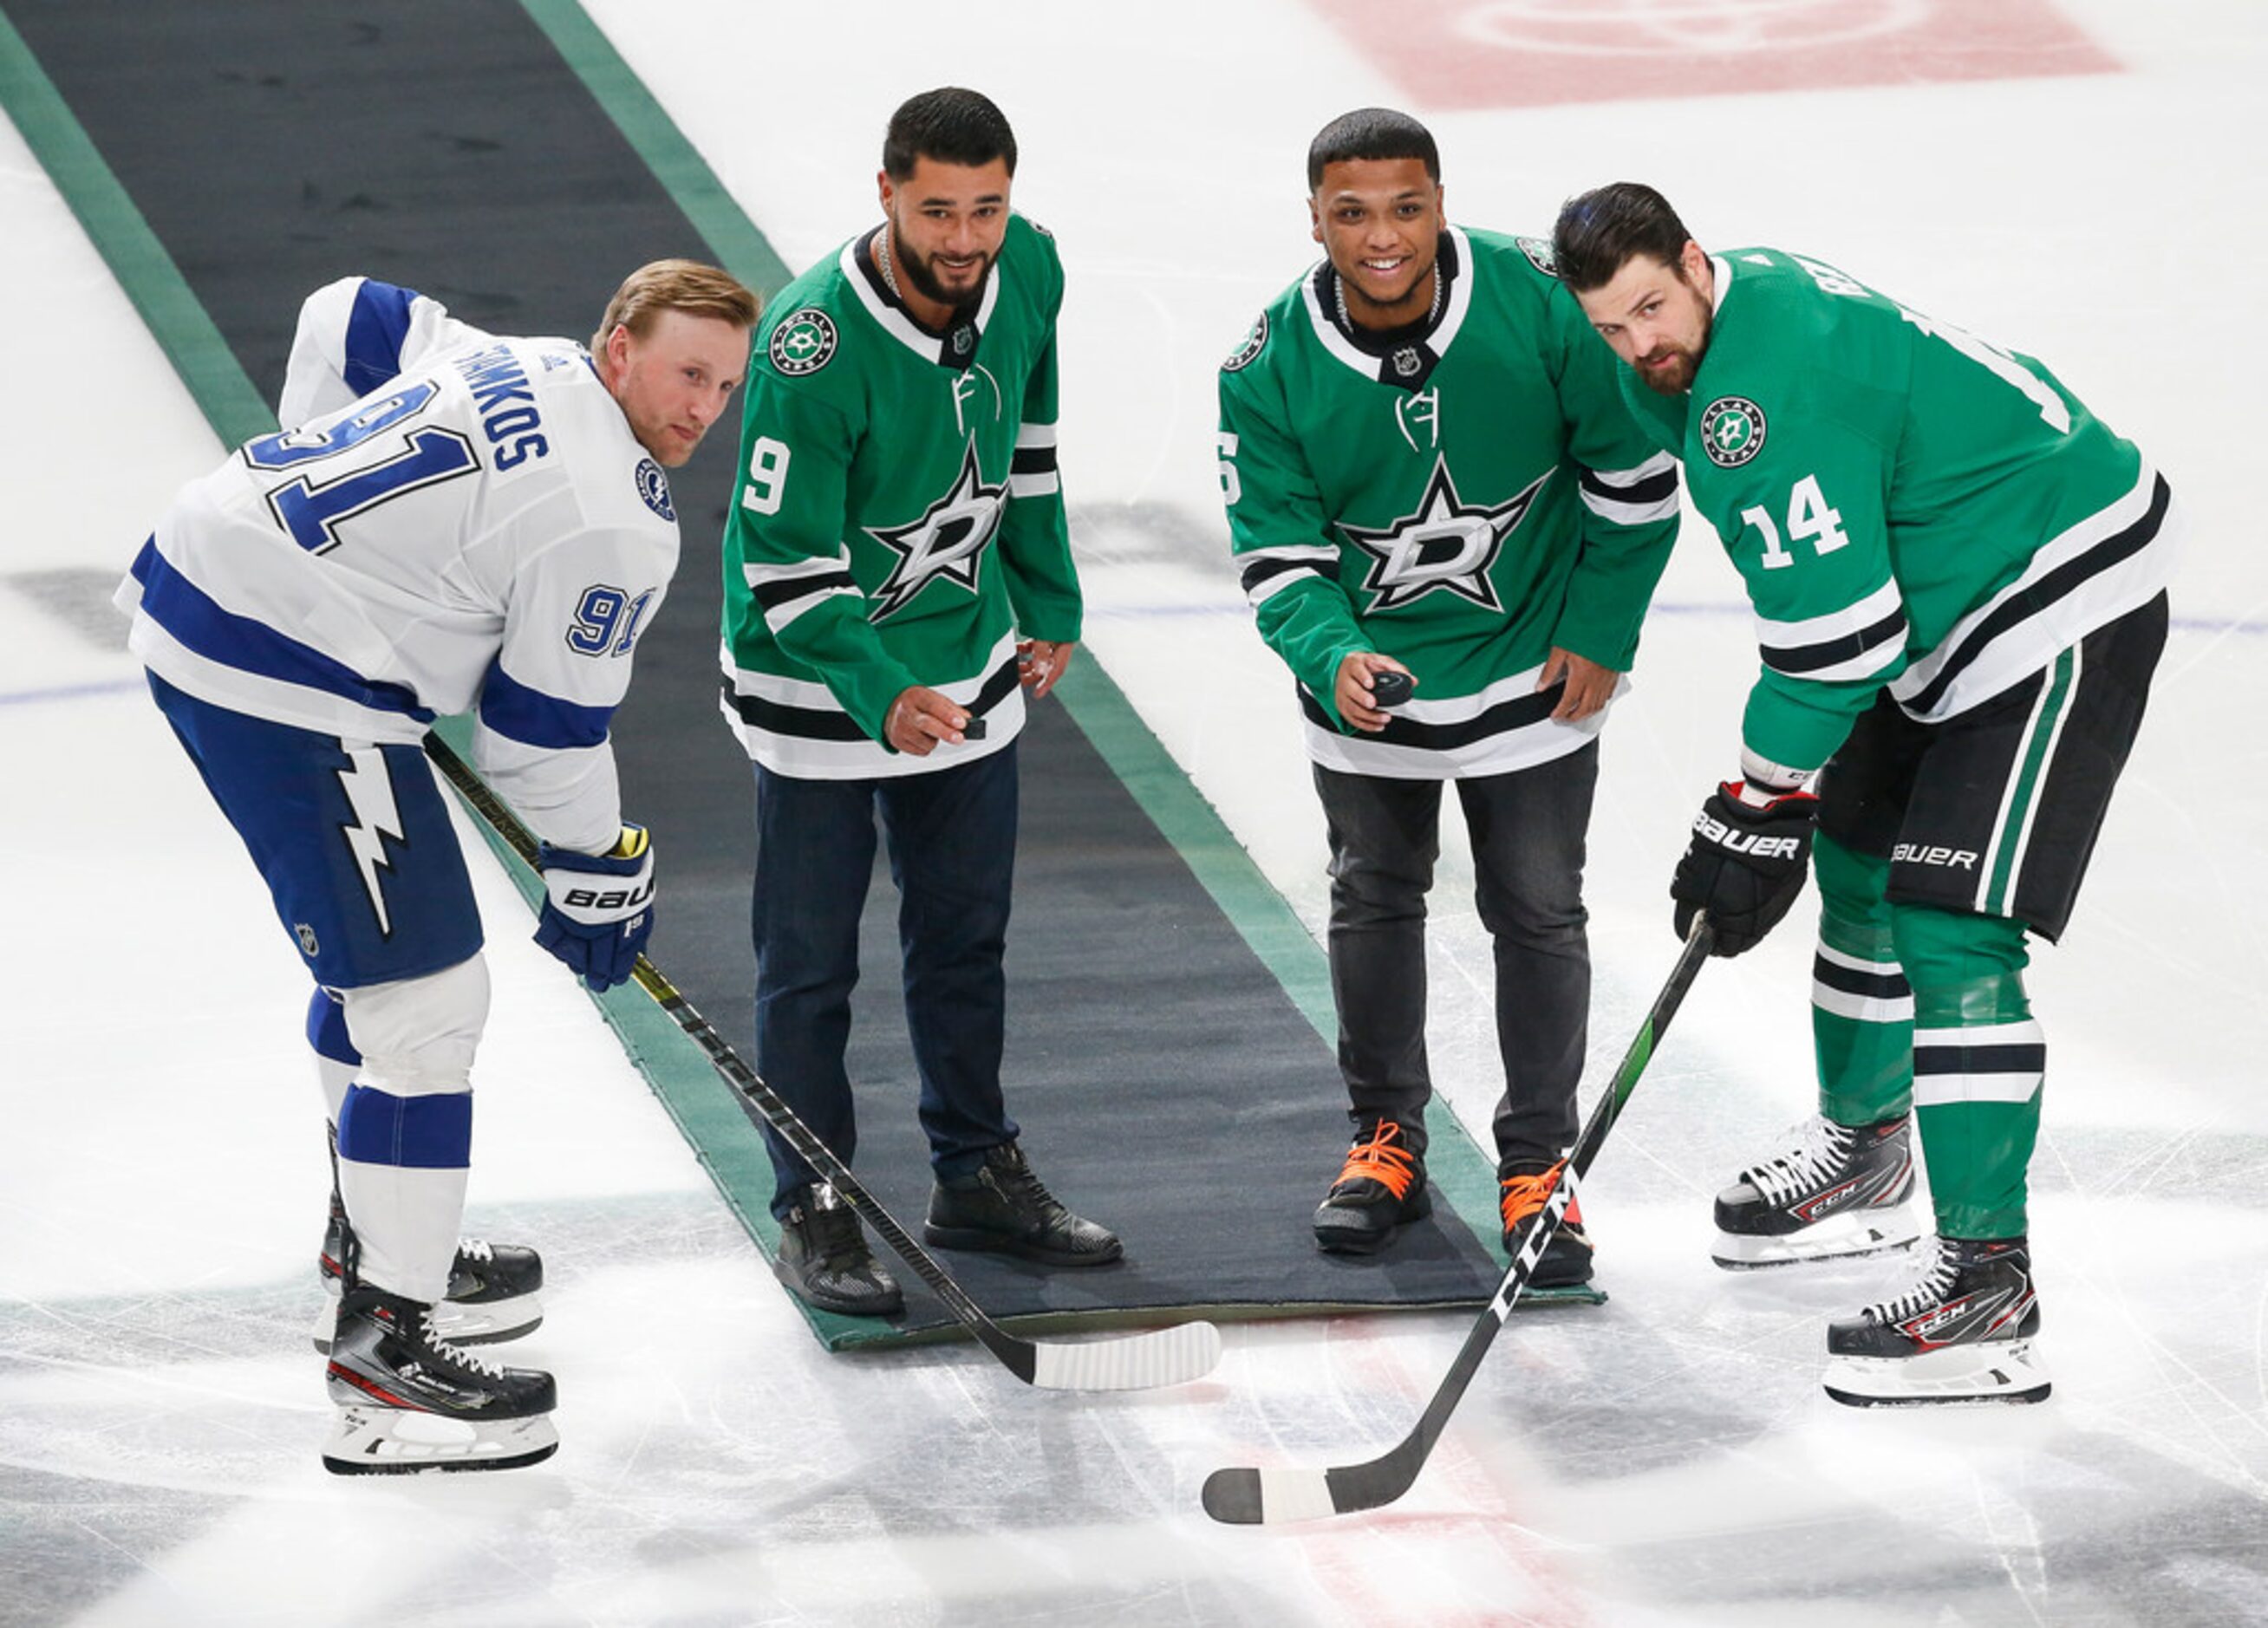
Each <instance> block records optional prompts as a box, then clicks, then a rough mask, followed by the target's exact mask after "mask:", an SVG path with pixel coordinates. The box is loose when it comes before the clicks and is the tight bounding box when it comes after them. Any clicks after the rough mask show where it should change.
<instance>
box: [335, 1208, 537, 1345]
mask: <svg viewBox="0 0 2268 1628" xmlns="http://www.w3.org/2000/svg"><path fill="white" fill-rule="evenodd" d="M353 1241H354V1239H353V1234H352V1232H351V1231H350V1229H349V1228H348V1226H347V1212H346V1207H345V1206H344V1205H343V1204H340V1202H339V1200H338V1197H337V1195H336V1194H334V1195H333V1196H332V1197H331V1219H330V1223H329V1225H328V1226H327V1227H325V1228H324V1229H323V1252H322V1254H321V1256H319V1257H318V1259H317V1265H318V1267H319V1268H320V1271H321V1273H322V1278H323V1293H325V1294H326V1295H327V1296H328V1297H329V1300H328V1304H326V1305H325V1307H324V1308H323V1312H322V1315H320V1317H318V1318H317V1319H316V1321H315V1330H314V1341H315V1349H316V1350H317V1351H320V1352H325V1353H326V1354H328V1352H329V1351H330V1349H331V1329H332V1325H333V1324H334V1323H335V1322H336V1321H337V1313H338V1297H339V1285H341V1284H342V1282H343V1281H344V1280H345V1275H346V1270H347V1254H348V1251H349V1249H351V1247H352V1245H353ZM542 1287H543V1257H542V1256H540V1255H538V1254H537V1253H536V1252H535V1251H534V1250H533V1249H528V1248H527V1247H526V1246H525V1245H521V1244H516V1243H490V1242H489V1241H487V1240H486V1239H484V1238H460V1239H459V1240H458V1241H457V1258H456V1259H455V1261H453V1263H451V1264H450V1267H449V1288H448V1295H447V1298H446V1300H443V1301H442V1303H441V1304H440V1305H438V1306H437V1307H435V1308H434V1313H435V1317H436V1322H437V1326H438V1328H439V1330H440V1334H441V1337H442V1338H443V1339H445V1340H447V1341H449V1342H450V1343H451V1344H455V1345H492V1344H496V1343H497V1342H498V1341H501V1340H516V1339H518V1338H519V1337H520V1336H522V1335H523V1334H528V1333H532V1332H533V1331H534V1329H535V1327H536V1325H537V1324H538V1323H540V1322H542V1321H543V1302H542V1299H541V1289H542Z"/></svg>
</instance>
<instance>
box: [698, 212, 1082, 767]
mask: <svg viewBox="0 0 2268 1628" xmlns="http://www.w3.org/2000/svg"><path fill="white" fill-rule="evenodd" d="M880 230H881V229H880V227H877V228H875V229H874V231H873V232H867V233H865V234H863V235H862V236H860V237H858V238H855V239H852V240H851V242H849V243H847V244H845V245H843V248H842V250H841V251H840V253H838V254H836V255H834V256H832V257H830V258H829V259H828V260H826V261H824V262H821V263H820V264H818V265H816V266H814V267H813V268H812V269H810V270H808V271H806V272H805V273H804V275H803V276H799V277H798V278H797V279H796V280H795V281H794V282H792V283H791V284H788V286H787V287H786V288H785V289H784V290H782V291H780V293H779V295H778V296H777V298H775V299H774V300H773V301H772V305H771V314H770V316H769V318H768V320H767V321H766V322H765V323H764V324H763V325H762V326H761V327H760V328H759V329H758V330H757V335H756V345H755V359H754V362H753V364H752V365H751V367H750V369H749V375H748V389H747V403H746V406H745V407H744V409H743V410H742V422H741V430H740V486H739V493H738V498H737V501H736V502H735V503H734V505H733V511H732V514H731V518H730V519H729V520H728V521H727V522H726V525H725V651H724V659H725V696H724V709H725V718H726V719H727V721H729V722H730V723H731V724H732V725H733V728H734V730H735V732H736V733H738V734H739V735H740V740H741V744H742V745H743V746H745V747H746V748H747V751H748V755H750V756H752V757H754V758H755V759H756V760H757V761H758V762H762V763H763V764H764V765H765V767H767V768H769V769H771V770H775V771H776V772H777V773H780V774H784V775H791V776H795V777H801V778H805V779H865V778H874V777H887V776H891V775H901V774H922V773H926V772H928V771H930V770H939V769H947V768H951V767H952V766H954V764H956V763H961V762H968V761H970V760H971V759H973V758H976V757H979V756H983V755H986V754H988V753H991V752H997V751H998V750H999V749H1000V748H1003V747H1004V746H1005V745H1006V744H1007V743H1008V742H1009V741H1010V740H1013V739H1014V738H1015V736H1016V734H1017V732H1018V731H1019V730H1020V729H1021V728H1022V727H1023V722H1024V702H1023V691H1022V689H1021V688H1020V686H1019V684H1018V682H1017V674H1016V648H1015V646H1016V640H1017V638H1018V637H1019V636H1021V637H1027V638H1042V639H1049V640H1066V639H1076V638H1077V637H1079V583H1078V578H1077V577H1076V576H1075V574H1074V572H1073V571H1072V567H1071V543H1070V537H1069V534H1068V532H1067V531H1066V529H1065V527H1064V507H1063V495H1062V492H1061V490H1060V488H1059V486H1058V483H1057V476H1056V425H1055V420H1056V360H1055V327H1056V313H1057V310H1058V309H1059V308H1060V307H1061V306H1062V304H1063V285H1064V280H1063V266H1062V262H1060V261H1059V260H1058V259H1057V255H1056V249H1055V245H1054V243H1053V242H1052V241H1051V240H1050V239H1049V238H1048V237H1047V235H1046V234H1045V233H1044V232H1042V231H1040V230H1039V229H1038V228H1036V227H1035V226H1033V225H1031V224H1030V223H1029V222H1027V221H1026V220H1024V219H1023V218H1022V217H1020V216H1012V217H1010V218H1009V222H1008V232H1007V236H1006V238H1005V240H1004V242H1003V243H1002V245H1001V247H1000V254H999V258H998V261H997V262H995V263H994V266H993V269H992V271H991V273H990V276H988V277H987V278H986V280H985V284H984V293H983V303H982V305H981V306H979V307H978V309H977V312H976V315H975V317H974V318H973V319H972V320H968V321H963V322H961V323H958V324H956V325H955V327H954V329H953V331H952V332H950V333H948V334H945V335H936V334H932V333H929V332H927V331H925V330H924V329H923V328H920V327H919V326H917V324H916V323H915V322H914V320H912V318H911V317H910V316H909V314H908V313H907V312H906V310H905V307H904V306H903V305H902V304H901V303H900V302H899V301H898V299H897V298H896V297H895V295H893V294H892V293H891V292H890V291H889V289H888V287H887V284H886V283H885V282H884V280H883V279H882V277H881V276H880V273H879V272H877V271H876V269H875V268H874V264H873V258H872V254H871V249H870V245H871V243H872V240H873V237H874V236H875V235H876V233H877V232H880ZM917 684H921V685H927V686H929V687H931V688H933V689H939V690H941V691H943V692H944V693H945V694H946V695H948V696H952V697H953V699H954V700H955V701H957V702H959V703H960V704H961V705H963V706H965V707H967V708H968V710H969V711H972V712H974V713H976V714H977V715H979V716H981V717H983V718H984V719H985V720H986V732H985V735H984V738H983V740H969V741H968V742H967V743H966V744H964V745H961V746H940V747H939V748H937V749H936V750H935V751H934V752H932V753H931V754H930V755H927V756H926V757H914V756H910V755H901V754H899V753H897V752H896V751H895V750H893V749H892V748H888V747H887V746H884V745H883V744H882V743H881V741H880V735H881V730H882V720H883V718H884V717H885V715H886V714H887V712H888V711H889V708H890V704H891V703H892V702H894V701H895V700H896V699H897V697H898V696H899V695H900V694H901V693H902V691H904V690H905V689H908V688H909V687H910V686H913V685H917Z"/></svg>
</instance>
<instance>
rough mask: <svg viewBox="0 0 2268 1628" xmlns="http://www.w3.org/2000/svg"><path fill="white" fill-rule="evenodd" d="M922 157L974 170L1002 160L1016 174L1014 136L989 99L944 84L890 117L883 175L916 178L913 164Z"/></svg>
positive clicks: (913, 98)
mask: <svg viewBox="0 0 2268 1628" xmlns="http://www.w3.org/2000/svg"><path fill="white" fill-rule="evenodd" d="M921 158H934V159H936V160H937V161H938V162H939V164H960V165H965V166H968V168H970V169H976V168H977V167H979V166H983V165H986V164H990V163H991V162H992V160H993V159H995V158H1004V159H1005V160H1006V161H1007V165H1008V173H1009V174H1011V175H1013V174H1014V173H1016V133H1015V131H1013V130H1012V129H1009V128H1008V117H1007V115H1006V114H1004V113H1002V112H1001V111H1000V110H999V108H998V107H994V106H993V105H992V99H991V98H990V97H989V96H986V95H984V94H983V93H982V92H977V91H964V90H962V89H961V87H960V86H959V85H941V86H939V88H938V89H936V90H934V91H924V92H922V93H921V94H920V95H918V96H909V97H908V98H907V99H905V100H904V101H903V102H902V103H901V104H900V105H899V107H898V110H897V112H895V113H894V114H891V115H890V128H889V129H888V130H887V132H886V133H885V134H884V135H883V136H882V173H883V174H885V175H887V176H888V177H889V178H890V179H891V180H905V179H906V177H907V176H909V175H910V174H912V173H914V164H915V161H916V160H917V159H921Z"/></svg>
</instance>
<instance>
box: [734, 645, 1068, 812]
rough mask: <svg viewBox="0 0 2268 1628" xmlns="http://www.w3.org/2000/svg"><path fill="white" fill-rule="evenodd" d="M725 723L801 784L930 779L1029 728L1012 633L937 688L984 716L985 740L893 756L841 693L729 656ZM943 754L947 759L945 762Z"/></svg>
mask: <svg viewBox="0 0 2268 1628" xmlns="http://www.w3.org/2000/svg"><path fill="white" fill-rule="evenodd" d="M724 660H725V675H724V693H723V695H722V696H721V697H720V704H721V708H722V711H724V714H725V722H726V723H728V724H730V725H731V726H733V733H734V734H736V735H737V736H739V737H740V744H741V746H742V747H743V748H745V749H746V750H747V754H748V755H749V756H751V757H753V758H755V760H756V761H757V762H760V763H762V765H763V766H764V767H765V768H767V769H770V770H772V771H773V772H774V773H776V774H783V775H788V776H791V777H795V778H797V779H803V780H875V779H887V778H890V777H895V776H898V775H909V774H924V773H926V772H928V771H929V770H934V769H939V768H942V767H945V766H946V763H947V762H961V761H967V760H970V759H975V758H978V757H983V756H987V755H990V754H991V753H994V752H997V751H998V750H999V749H1000V748H1002V747H1005V745H1007V744H1008V742H1009V741H1011V740H1014V739H1015V738H1016V736H1017V734H1018V733H1019V732H1020V731H1021V730H1022V728H1023V726H1024V690H1023V686H1022V684H1021V683H1020V681H1019V679H1018V673H1017V666H1016V640H1015V636H1014V635H1013V634H1010V635H1009V636H1008V637H1005V638H1003V639H1002V640H1000V641H999V643H998V644H997V645H994V646H993V647H992V650H991V652H990V654H989V655H988V656H987V657H986V658H985V660H984V664H983V667H981V668H980V669H979V670H978V671H977V672H976V674H973V675H971V676H970V677H968V678H965V679H957V680H955V681H953V682H950V683H943V684H937V685H934V686H932V688H933V689H938V690H939V691H941V692H942V693H944V694H945V695H946V696H950V697H952V698H953V699H954V701H956V702H958V703H959V704H961V705H962V706H964V707H966V708H967V709H968V711H970V712H972V713H974V714H975V715H976V716H977V717H979V718H983V719H984V721H985V726H986V727H985V733H984V738H983V740H968V741H965V742H963V743H962V744H961V745H960V746H945V745H940V746H939V747H938V748H937V749H936V751H934V752H932V753H931V754H930V755H928V756H926V757H916V756H914V755H911V754H909V753H899V752H891V751H888V750H887V749H885V748H884V747H883V746H882V745H881V743H880V741H878V740H874V738H873V736H871V735H869V734H868V733H866V732H865V730H864V729H861V728H860V727H859V726H858V721H857V720H856V719H855V718H852V717H851V715H850V714H849V713H848V712H845V711H843V706H842V704H841V703H840V702H838V701H836V698H835V692H834V691H833V690H831V689H828V687H827V686H826V685H825V684H822V683H820V682H818V681H815V680H812V679H802V678H789V677H787V676H785V675H784V674H777V673H759V672H756V671H755V670H754V669H752V668H747V667H735V666H734V665H733V649H732V646H731V645H729V644H727V645H725V651H724ZM940 754H949V756H946V757H942V758H941V757H940Z"/></svg>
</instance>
